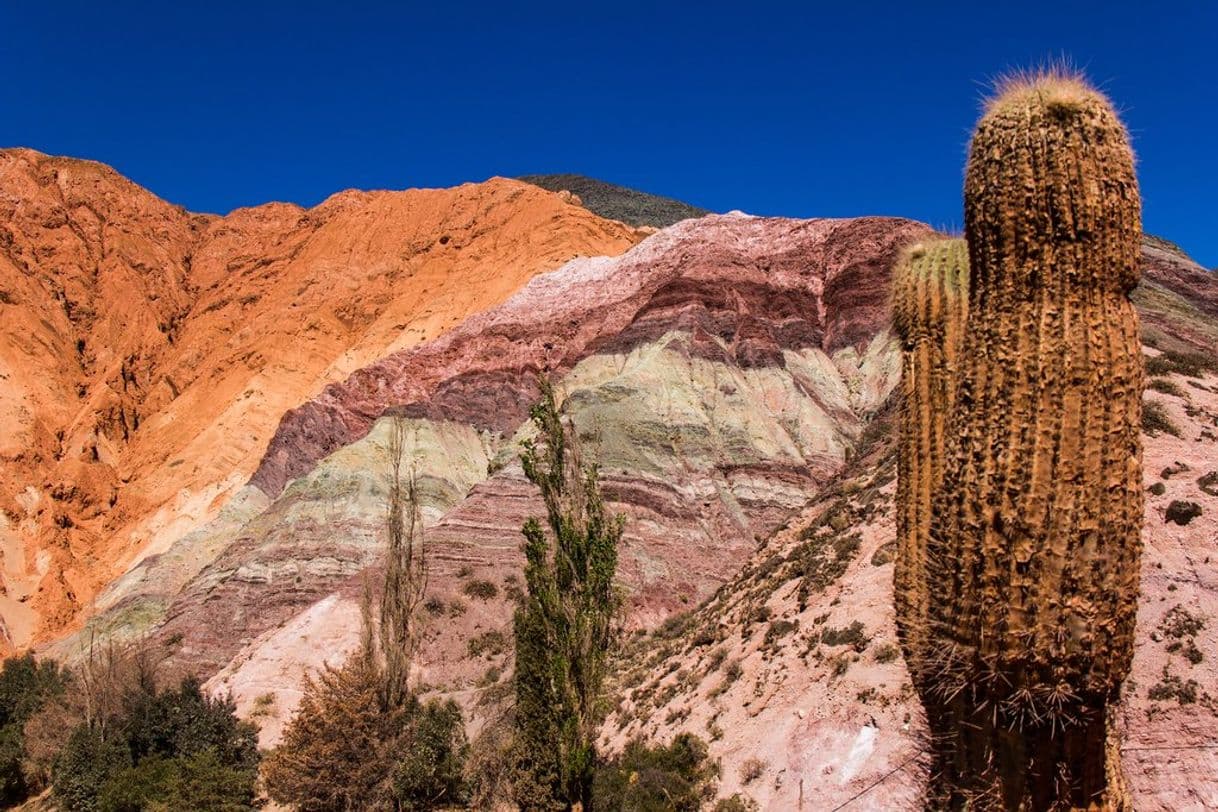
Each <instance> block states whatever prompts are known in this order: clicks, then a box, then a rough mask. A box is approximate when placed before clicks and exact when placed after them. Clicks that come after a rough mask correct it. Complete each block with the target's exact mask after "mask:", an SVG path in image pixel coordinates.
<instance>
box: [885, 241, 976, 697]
mask: <svg viewBox="0 0 1218 812" xmlns="http://www.w3.org/2000/svg"><path fill="white" fill-rule="evenodd" d="M892 291H893V300H892V314H893V318H892V322H893V328H894V330H895V331H896V333H897V337H898V338H899V339H900V341H901V394H902V398H901V409H900V414H899V417H898V424H899V428H898V435H899V452H898V456H897V497H896V505H897V555H896V562H895V566H894V569H893V594H894V597H895V605H896V616H897V634H898V637H899V638H900V641H901V647H902V649H903V651H904V653H905V660H906V662H907V664H908V666H909V670H910V673H911V674H912V675H913V679H914V682H915V683H921V682H924V680H925V679H926V673H925V671H926V669H925V668H924V667H923V664H924V660H925V657H924V655H923V653H922V641H923V638H924V637H925V632H926V612H927V607H928V601H929V593H928V591H927V582H926V542H927V537H928V535H929V533H930V517H931V498H932V496H933V494H934V493H935V491H936V489H937V488H938V485H939V480H940V478H941V477H942V475H943V447H944V440H945V436H944V433H945V427H946V423H947V419H948V416H949V415H950V414H951V411H952V403H953V401H954V400H955V393H956V386H955V381H956V366H957V362H958V356H959V351H960V342H961V338H962V337H963V334H964V322H965V318H966V316H967V314H968V246H967V244H966V243H965V241H964V240H962V239H956V240H953V239H933V240H928V241H925V242H920V243H917V244H915V245H912V246H910V247H909V248H907V249H906V250H905V251H904V252H903V253H902V254H901V256H900V257H899V258H898V260H897V263H896V265H895V266H894V267H893V275H892ZM920 687H925V688H926V689H929V687H930V686H929V685H925V686H920Z"/></svg>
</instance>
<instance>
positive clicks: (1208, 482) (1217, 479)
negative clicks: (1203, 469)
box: [1197, 471, 1218, 496]
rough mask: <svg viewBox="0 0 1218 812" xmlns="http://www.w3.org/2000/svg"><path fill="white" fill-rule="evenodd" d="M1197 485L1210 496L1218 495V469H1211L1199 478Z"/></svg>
mask: <svg viewBox="0 0 1218 812" xmlns="http://www.w3.org/2000/svg"><path fill="white" fill-rule="evenodd" d="M1197 487H1198V488H1200V489H1201V490H1203V491H1205V492H1206V493H1208V494H1209V495H1210V496H1218V471H1210V472H1209V473H1208V474H1206V475H1205V476H1203V477H1201V478H1200V479H1198V480H1197Z"/></svg>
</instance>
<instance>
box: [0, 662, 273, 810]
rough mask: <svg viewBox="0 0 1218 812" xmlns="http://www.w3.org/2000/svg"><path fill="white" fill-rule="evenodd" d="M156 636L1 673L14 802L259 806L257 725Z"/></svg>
mask: <svg viewBox="0 0 1218 812" xmlns="http://www.w3.org/2000/svg"><path fill="white" fill-rule="evenodd" d="M164 653H165V652H164V651H163V650H161V649H158V648H156V647H153V646H152V645H150V644H147V643H140V644H134V645H129V646H125V647H120V646H118V645H111V644H105V645H102V644H98V645H95V646H94V647H92V648H91V649H90V651H89V652H88V653H87V656H85V657H84V658H83V660H82V661H81V663H80V664H79V665H77V666H76V667H75V668H73V669H71V670H68V669H65V668H62V667H60V666H59V665H58V664H57V663H55V662H54V661H52V660H41V661H40V660H37V659H35V658H34V657H33V656H32V655H28V654H27V655H24V656H22V657H16V658H12V659H9V660H7V661H6V662H5V663H4V667H3V670H2V671H0V719H2V720H3V726H2V727H0V747H2V749H0V771H2V772H0V780H2V782H3V783H2V790H3V803H4V804H5V806H17V805H20V804H21V803H22V802H24V801H25V800H27V799H29V798H31V797H33V796H38V795H44V796H45V798H46V800H47V801H48V802H49V803H50V804H51V805H53V806H54V807H55V808H58V809H63V810H67V811H68V812H95V811H96V812H120V811H125V810H145V809H147V810H161V809H164V810H176V809H199V810H240V809H252V808H254V805H255V800H256V796H257V793H256V784H257V778H258V766H259V760H260V754H259V752H258V748H257V730H256V728H255V727H254V726H253V725H252V724H249V723H247V722H242V721H240V720H238V719H237V717H236V714H235V712H234V711H235V708H234V706H233V704H232V702H231V701H229V700H228V699H224V698H219V699H217V698H212V697H209V696H207V695H206V694H205V693H204V692H203V690H202V689H201V687H200V685H199V682H198V681H197V680H195V679H192V678H189V677H187V678H183V679H180V680H178V681H177V682H174V681H172V680H170V679H169V678H168V677H167V676H166V675H164V674H161V673H160V666H161V662H162V660H163V657H164Z"/></svg>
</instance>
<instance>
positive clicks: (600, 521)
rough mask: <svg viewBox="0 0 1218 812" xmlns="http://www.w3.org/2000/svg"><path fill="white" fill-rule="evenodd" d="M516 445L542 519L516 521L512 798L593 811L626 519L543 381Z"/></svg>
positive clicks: (530, 806) (524, 804)
mask: <svg viewBox="0 0 1218 812" xmlns="http://www.w3.org/2000/svg"><path fill="white" fill-rule="evenodd" d="M541 395H542V399H541V402H540V403H538V404H537V405H536V406H534V407H533V409H532V411H531V414H532V418H533V423H534V425H536V427H537V430H538V437H537V439H536V440H532V441H527V442H525V444H524V452H523V453H522V454H521V462H522V463H523V465H524V472H525V476H527V477H528V478H529V481H530V482H532V483H533V484H534V485H536V486H537V487H538V488H539V489H540V490H541V497H542V500H543V501H544V503H545V506H546V525H545V526H544V527H543V525H542V523H541V521H540V520H538V519H536V518H531V519H529V520H528V521H527V522H525V525H524V531H523V532H524V538H525V542H524V553H525V558H526V563H525V569H524V575H525V581H526V583H527V586H528V594H527V595H526V596H525V599H524V601H523V603H522V604H521V606H520V607H519V608H518V609H517V610H516V616H515V631H516V675H515V687H516V716H515V718H516V744H517V758H518V767H519V770H518V773H517V774H518V780H517V782H516V783H517V787H516V793H517V801H518V802H519V803H520V804H521V806H522V807H524V808H527V809H538V808H554V809H571V808H577V807H582V808H584V809H589V808H591V801H592V798H591V794H592V779H593V774H594V767H595V763H596V734H597V730H598V729H599V727H600V723H601V721H602V720H603V718H604V708H603V706H602V703H601V688H602V684H603V682H604V679H605V674H606V671H607V665H608V659H609V654H610V652H611V651H612V649H613V646H614V643H615V641H616V637H617V620H618V616H619V609H620V605H621V601H620V598H619V596H618V593H617V590H616V588H615V586H614V582H613V581H614V575H615V573H616V572H617V547H618V542H619V541H620V540H621V537H622V528H623V522H624V518H623V517H622V516H615V515H611V514H609V513H608V512H607V511H606V510H605V504H604V501H603V499H602V497H601V492H600V486H599V483H598V478H597V470H596V466H595V465H585V464H584V463H583V462H582V460H581V459H580V455H579V449H578V447H577V441H576V435H575V432H574V430H573V428H572V427H571V426H570V425H569V424H567V425H564V423H563V421H562V418H561V417H560V415H559V412H558V407H557V405H556V403H555V399H554V390H553V387H552V386H551V385H550V383H549V382H548V381H546V380H544V379H543V380H542V381H541Z"/></svg>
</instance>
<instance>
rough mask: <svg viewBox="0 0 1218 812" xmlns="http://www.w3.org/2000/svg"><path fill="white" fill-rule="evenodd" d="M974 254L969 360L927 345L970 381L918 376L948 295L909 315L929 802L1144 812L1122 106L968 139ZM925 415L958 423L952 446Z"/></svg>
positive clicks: (910, 642) (905, 494) (1128, 205)
mask: <svg viewBox="0 0 1218 812" xmlns="http://www.w3.org/2000/svg"><path fill="white" fill-rule="evenodd" d="M965 237H966V240H967V244H968V254H969V270H968V276H969V280H968V302H967V311H968V315H967V322H966V326H965V329H964V333H963V336H962V338H961V339H960V340H961V342H962V343H961V344H960V346H959V349H958V350H957V349H956V348H955V347H954V345H953V344H952V334H949V333H947V332H943V333H940V334H937V335H933V336H931V337H930V338H929V339H924V340H925V341H926V343H927V344H928V345H929V352H930V353H932V354H937V355H938V357H939V358H941V359H946V358H949V357H950V356H953V355H958V357H959V363H958V368H957V369H955V370H952V369H951V365H950V363H946V364H945V363H942V362H941V363H940V365H939V366H938V367H936V366H935V365H934V364H926V363H918V356H917V355H916V353H917V352H918V349H917V345H916V343H914V342H911V341H910V340H909V324H910V320H909V318H908V314H909V313H910V312H911V311H912V312H918V313H927V312H936V311H937V309H938V308H941V307H942V305H941V304H938V303H937V302H938V301H939V299H938V297H939V296H940V295H941V294H940V293H939V291H940V290H941V288H940V287H937V286H930V287H929V288H928V289H927V290H924V291H920V292H917V293H916V294H915V299H917V300H918V301H920V302H921V305H920V307H921V308H922V309H921V310H919V309H918V308H916V307H915V308H911V307H910V306H909V305H907V304H905V303H904V301H903V300H901V299H898V301H897V305H896V315H897V319H896V320H897V324H898V329H899V330H901V329H902V328H904V332H905V336H906V341H905V349H906V364H905V367H904V369H903V372H904V375H905V379H904V383H903V387H902V388H903V390H904V392H905V395H906V398H907V401H906V407H905V409H906V411H905V414H906V415H908V417H907V418H906V420H905V421H904V423H903V431H902V433H901V443H902V451H901V455H902V459H903V460H905V459H907V458H908V459H916V460H918V461H919V463H921V464H927V466H928V468H927V470H926V471H925V472H923V471H922V470H921V469H916V470H915V468H916V466H914V465H911V464H910V463H906V464H905V465H904V466H903V468H902V475H903V476H904V477H905V482H904V484H902V485H901V486H900V489H899V499H900V500H901V504H900V508H899V514H900V515H901V516H902V523H901V528H902V530H901V537H900V553H899V555H898V560H899V561H901V562H902V565H901V566H899V567H898V569H897V583H896V602H897V609H898V613H899V617H900V618H901V621H900V626H901V630H902V642H903V646H904V649H905V653H906V658H907V661H908V663H909V666H910V672H911V674H912V675H913V678H914V682H915V686H916V688H917V690H918V693H919V696H920V698H921V700H922V704H923V706H924V708H925V710H926V715H927V719H928V722H929V727H930V731H931V750H932V756H933V765H932V770H931V782H930V788H929V798H928V801H927V803H928V805H929V806H930V807H932V808H956V809H964V808H968V809H1032V810H1036V809H1057V808H1105V809H1127V808H1129V798H1128V795H1127V791H1126V789H1125V785H1124V782H1123V778H1122V773H1121V765H1120V759H1119V747H1118V743H1117V741H1116V739H1115V733H1114V732H1113V719H1112V714H1113V708H1114V705H1115V703H1116V701H1117V699H1118V698H1119V696H1120V692H1121V685H1122V682H1123V680H1124V678H1125V676H1126V675H1127V674H1128V671H1129V667H1130V662H1131V659H1132V655H1133V631H1134V619H1135V614H1136V608H1137V607H1136V602H1137V590H1138V566H1139V556H1140V554H1141V520H1142V499H1143V496H1142V488H1141V445H1140V443H1141V440H1140V430H1141V428H1142V390H1143V384H1144V381H1143V378H1144V373H1143V361H1142V351H1141V342H1140V339H1139V325H1138V318H1137V315H1136V313H1135V311H1134V309H1133V305H1132V304H1131V302H1130V299H1129V295H1130V292H1131V290H1132V289H1133V287H1134V286H1135V285H1136V284H1137V281H1138V278H1139V259H1138V252H1139V243H1140V238H1141V223H1140V206H1139V198H1138V189H1137V181H1136V179H1135V176H1134V167H1133V156H1132V153H1131V151H1130V148H1129V140H1128V136H1127V134H1126V132H1125V130H1124V127H1123V126H1122V124H1121V122H1120V120H1119V118H1118V117H1117V115H1116V113H1115V112H1114V111H1113V109H1112V106H1111V104H1110V103H1109V102H1108V100H1107V99H1106V98H1104V97H1103V96H1102V95H1101V94H1100V93H1098V92H1097V91H1095V90H1094V89H1092V88H1091V87H1090V86H1089V85H1087V84H1086V83H1085V82H1084V81H1083V80H1082V79H1080V78H1079V77H1078V76H1075V75H1073V74H1070V73H1067V72H1064V71H1057V70H1053V71H1048V72H1044V73H1039V74H1034V75H1030V76H1020V77H1016V78H1014V79H1012V80H1009V81H1007V82H1005V83H1004V84H1003V85H1002V86H1001V87H1000V88H999V91H998V93H997V94H996V96H995V97H994V98H993V99H992V100H991V101H990V102H989V104H988V106H987V108H986V111H985V113H984V115H983V117H982V119H981V121H980V123H979V124H978V125H977V129H976V131H975V133H974V135H973V140H972V145H971V148H970V154H969V161H968V167H967V172H966V179H965ZM908 274H909V270H908V269H907V270H903V271H901V272H900V273H899V274H898V279H902V278H906V277H907V276H908ZM897 290H898V296H899V297H900V296H901V295H902V294H903V293H906V292H907V291H908V286H907V285H906V286H901V285H898V288H897ZM922 352H923V354H925V353H926V352H927V350H923V351H922ZM1162 366H1164V368H1163V369H1162V370H1157V371H1158V372H1160V373H1163V372H1168V371H1171V372H1184V371H1185V369H1184V366H1180V365H1175V364H1173V365H1172V366H1171V369H1170V370H1169V369H1168V368H1167V367H1166V365H1162ZM1185 366H1187V365H1185ZM942 369H947V370H949V372H950V374H949V376H948V377H949V378H951V379H952V380H951V381H950V382H948V383H946V384H945V383H944V381H943V380H942V378H941V377H937V376H938V374H939V373H938V372H937V370H942ZM953 387H954V390H955V393H954V397H953V396H952V395H951V389H952V388H953ZM926 398H930V399H937V403H938V404H939V406H940V409H941V410H942V412H943V413H945V414H948V415H950V416H949V417H948V419H947V422H946V430H945V431H944V430H943V429H942V428H941V427H940V428H939V429H938V430H936V427H935V426H934V424H933V418H931V417H930V416H929V415H928V412H927V411H926V405H925V404H924V403H923V400H924V399H926ZM936 459H942V474H941V477H939V478H938V479H936V476H935V472H934V463H933V462H928V461H933V460H936ZM928 502H929V505H930V512H929V516H928V518H927V519H922V518H920V517H923V516H926V515H927V514H926V507H927V504H928ZM927 522H928V523H927ZM921 568H924V572H925V576H924V578H925V580H924V581H919V577H918V573H919V571H920V570H921ZM925 594H928V595H929V600H920V599H919V596H920V595H925ZM923 636H924V637H923ZM920 639H921V642H919V640H920Z"/></svg>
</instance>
